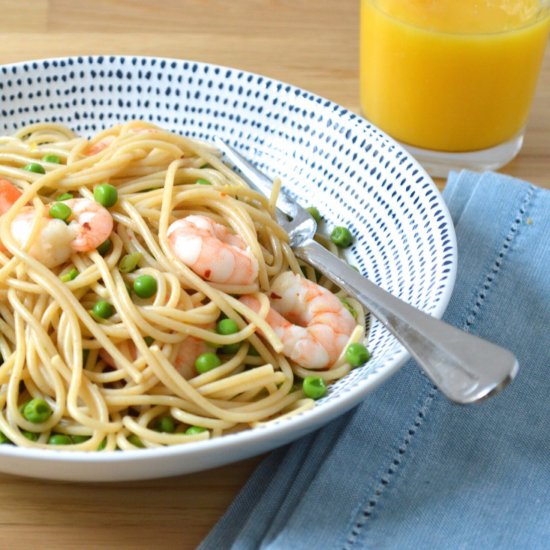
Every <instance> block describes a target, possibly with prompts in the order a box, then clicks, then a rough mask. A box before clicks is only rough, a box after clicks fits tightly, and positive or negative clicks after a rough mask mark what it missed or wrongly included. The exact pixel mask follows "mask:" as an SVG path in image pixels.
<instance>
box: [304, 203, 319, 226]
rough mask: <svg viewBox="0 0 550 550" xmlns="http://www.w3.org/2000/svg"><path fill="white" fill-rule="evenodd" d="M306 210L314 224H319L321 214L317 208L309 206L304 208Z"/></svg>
mask: <svg viewBox="0 0 550 550" xmlns="http://www.w3.org/2000/svg"><path fill="white" fill-rule="evenodd" d="M306 210H307V211H308V212H309V213H310V214H311V217H312V218H313V219H314V220H315V222H316V223H321V220H322V218H321V214H320V212H319V210H318V209H317V207H315V206H309V207H308V208H306Z"/></svg>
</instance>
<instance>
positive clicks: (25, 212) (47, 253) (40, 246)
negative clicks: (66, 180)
mask: <svg viewBox="0 0 550 550" xmlns="http://www.w3.org/2000/svg"><path fill="white" fill-rule="evenodd" d="M20 196H21V192H20V191H19V190H18V189H17V188H16V187H15V186H14V185H13V184H12V183H11V182H9V181H8V180H0V215H1V214H5V213H6V212H7V211H8V210H9V209H10V208H11V206H12V205H13V204H14V203H15V201H16V200H17V199H18V198H19V197H20ZM65 204H66V205H67V206H69V208H71V211H72V214H71V217H70V218H69V224H68V225H67V224H66V223H65V222H64V221H62V220H58V219H55V218H50V217H49V216H48V214H47V213H44V215H40V217H39V219H38V220H37V219H36V218H37V216H38V214H37V211H36V210H35V209H34V208H32V207H30V206H26V207H24V208H22V209H21V212H20V213H19V214H17V216H15V218H14V219H13V221H12V222H11V226H10V229H11V233H12V235H13V237H14V239H15V240H16V241H17V243H18V244H19V246H21V247H24V246H25V245H26V243H27V241H28V239H29V237H30V235H31V233H32V229H33V226H34V223H37V224H38V229H37V231H38V238H37V239H36V242H35V243H34V244H33V245H32V246H31V248H30V250H29V253H30V255H31V256H32V257H33V258H35V259H36V260H38V261H40V262H41V263H43V264H44V265H45V266H46V267H50V268H51V267H55V266H57V265H60V264H63V263H65V262H66V261H67V260H68V259H69V257H70V255H71V254H72V253H73V252H89V251H91V250H94V249H95V248H97V247H98V246H99V245H100V244H101V243H103V242H104V241H105V240H107V238H108V237H109V235H110V234H111V231H112V230H113V218H112V216H111V214H110V213H109V211H108V210H107V209H106V208H104V207H103V206H101V205H100V204H98V203H96V202H95V201H92V200H89V199H70V200H67V201H65ZM0 245H1V246H0V249H1V250H5V247H4V246H3V245H2V243H0Z"/></svg>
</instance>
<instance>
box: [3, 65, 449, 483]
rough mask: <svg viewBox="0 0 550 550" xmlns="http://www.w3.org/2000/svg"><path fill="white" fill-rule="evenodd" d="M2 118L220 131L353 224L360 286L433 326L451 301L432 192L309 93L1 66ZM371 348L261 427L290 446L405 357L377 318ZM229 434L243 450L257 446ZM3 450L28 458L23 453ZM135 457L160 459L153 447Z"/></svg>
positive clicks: (343, 114) (442, 228) (124, 71)
mask: <svg viewBox="0 0 550 550" xmlns="http://www.w3.org/2000/svg"><path fill="white" fill-rule="evenodd" d="M0 113H1V117H0V133H1V134H10V133H13V132H14V131H15V130H17V129H19V128H21V127H22V126H23V125H25V124H32V123H36V122H44V121H52V122H60V123H63V124H66V125H68V126H69V127H71V128H72V129H73V130H75V131H76V132H78V133H80V134H83V135H87V136H90V135H93V134H94V133H96V132H97V131H99V130H101V129H104V128H107V127H109V126H112V125H114V124H117V123H121V122H125V121H129V120H132V119H143V120H146V121H150V122H153V123H155V124H157V125H159V126H162V127H164V128H166V129H168V130H171V131H175V132H179V133H185V134H187V135H190V136H192V137H197V138H201V139H206V140H210V139H212V138H213V137H214V136H215V135H219V136H220V137H222V138H223V139H225V140H227V141H228V142H229V143H230V144H231V145H233V146H234V147H236V148H237V149H239V150H240V151H241V152H242V153H243V154H244V155H245V156H247V157H248V158H249V159H250V160H252V161H253V162H255V163H256V164H257V165H258V167H259V168H260V169H262V170H263V171H265V172H266V173H267V174H269V175H271V176H273V177H275V176H280V177H281V178H282V180H283V182H284V186H285V188H286V189H287V190H288V191H290V192H291V193H292V194H293V195H294V196H295V197H296V198H297V200H299V201H300V202H301V203H302V204H303V205H304V206H309V205H315V206H317V207H318V208H319V210H320V211H321V213H322V215H323V217H324V219H325V220H326V221H325V226H326V227H325V228H326V229H327V230H329V229H330V228H331V227H332V226H334V225H346V226H347V227H349V228H350V230H351V231H352V233H353V234H354V235H355V244H354V246H353V248H352V249H351V250H350V252H349V259H350V262H351V263H353V264H355V265H356V266H357V267H358V268H359V270H360V271H361V272H362V273H363V274H364V275H366V276H367V277H368V278H370V279H371V280H373V281H375V282H376V283H377V284H379V285H380V286H382V287H383V288H385V289H386V290H388V291H390V292H392V293H394V294H395V295H397V296H399V297H401V298H402V299H404V300H406V301H407V302H409V303H411V304H412V305H414V306H416V307H418V308H420V309H422V310H424V311H426V312H428V313H430V314H432V315H434V316H437V317H440V316H441V315H442V314H443V311H444V309H445V307H446V305H447V303H448V301H449V298H450V294H451V291H452V287H453V284H454V277H455V267H456V245H455V240H454V231H453V226H452V223H451V220H450V217H449V214H448V212H447V209H446V207H445V205H444V203H443V202H442V199H441V197H440V195H439V193H438V191H437V188H436V187H435V185H434V184H433V182H432V181H431V179H430V178H429V176H428V175H427V174H426V173H425V172H424V170H422V168H421V167H420V166H419V165H418V164H417V163H416V162H415V161H414V160H413V159H412V157H411V156H410V155H409V154H408V153H407V152H405V151H404V150H403V149H402V148H401V147H399V146H398V145H397V144H396V143H395V142H393V141H392V140H391V139H390V138H388V137H387V136H386V135H385V134H383V133H382V132H380V131H379V130H378V129H377V128H375V127H373V126H372V125H370V124H369V123H368V122H367V121H365V120H364V119H362V118H361V117H359V116H357V115H355V114H353V113H351V112H349V111H347V110H346V109H344V108H342V107H340V106H338V105H336V104H334V103H332V102H330V101H328V100H326V99H324V98H321V97H319V96H316V95H315V94H312V93H310V92H307V91H304V90H302V89H299V88H296V87H293V86H291V85H288V84H285V83H282V82H278V81H274V80H272V79H269V78H267V77H264V76H261V75H256V74H251V73H247V72H244V71H240V70H237V69H231V68H227V67H220V66H214V65H210V64H204V63H197V62H192V61H183V60H173V59H158V58H146V57H121V56H98V57H74V58H63V59H50V60H39V61H30V62H27V63H19V64H14V65H8V66H2V67H0ZM368 347H369V349H371V351H372V352H373V358H372V359H371V361H370V362H369V363H368V364H367V366H365V367H363V368H359V369H355V370H354V371H352V372H351V373H350V375H348V376H347V377H345V378H344V379H342V380H340V381H339V382H337V383H336V384H334V385H333V386H332V387H331V390H330V392H329V394H328V396H327V397H325V398H324V399H323V400H321V401H319V402H318V406H317V407H316V408H315V409H314V410H313V411H308V412H306V413H303V414H302V415H301V416H304V417H305V419H300V418H294V419H291V420H284V421H281V422H280V423H279V424H280V425H279V426H278V427H277V426H275V427H270V428H269V429H270V430H271V429H274V430H288V434H289V435H291V436H292V437H297V436H298V435H300V433H303V429H304V426H307V427H308V429H313V428H314V427H317V426H318V425H320V424H322V423H324V422H326V421H328V420H330V419H331V418H333V417H334V416H336V415H338V414H341V413H342V412H344V411H345V410H347V409H349V408H350V407H351V406H353V405H355V404H356V403H357V402H358V401H359V400H360V399H361V398H363V397H364V395H365V394H366V393H367V392H368V391H370V390H371V389H372V388H374V387H375V386H376V385H377V384H378V383H379V382H380V381H381V380H382V379H384V378H386V377H387V376H389V375H390V374H391V373H392V372H394V371H395V370H396V369H397V368H398V367H399V366H400V365H401V364H402V362H403V361H404V360H405V359H406V354H405V353H404V350H403V349H402V347H401V346H400V345H399V344H398V343H397V342H396V341H395V339H394V338H393V337H391V336H390V335H389V333H388V332H387V331H386V330H385V329H384V328H383V326H382V325H381V324H380V323H379V322H377V321H376V320H371V322H370V333H369V337H368ZM293 426H294V428H293ZM259 432H261V430H259ZM236 436H238V437H241V440H242V441H252V442H253V441H254V437H255V436H254V435H247V436H242V435H241V434H236ZM226 437H227V438H229V440H231V438H233V436H226ZM258 437H260V438H261V436H258ZM292 437H290V439H292ZM222 439H224V438H222ZM272 440H273V441H274V442H277V438H272ZM219 445H220V444H217V445H216V446H219ZM222 445H223V444H222ZM273 446H274V445H273ZM191 447H196V448H198V449H199V450H200V452H208V447H207V446H197V445H195V444H191V445H185V446H181V449H182V450H181V453H183V454H185V453H191V452H192V450H190V449H188V448H191ZM213 447H214V446H212V448H213ZM253 447H254V444H253V443H252V444H251V448H253ZM203 448H204V449H205V450H204V451H203V450H202V449H203ZM263 450H265V449H263ZM4 452H5V451H4V449H0V453H4ZM8 452H9V453H20V455H21V456H31V457H36V456H37V455H36V453H37V452H35V454H32V453H31V454H30V455H27V453H29V451H28V450H25V449H11V450H9V451H8ZM139 452H141V453H143V454H142V456H144V455H147V454H151V456H155V454H156V455H157V456H160V454H162V452H163V451H162V450H156V449H153V450H147V451H139ZM259 452H261V450H260V451H259ZM170 453H171V454H173V451H170ZM39 454H40V455H43V454H44V452H42V453H39ZM65 454H66V453H65ZM100 454H101V453H98V456H99V455H100ZM119 454H120V453H119ZM130 454H133V453H130ZM250 454H252V453H249V454H248V455H247V454H242V457H244V456H249V455H250ZM72 455H74V453H72ZM57 456H58V457H62V456H63V454H62V455H57ZM237 458H239V457H237ZM59 460H60V461H61V460H62V459H61V458H60V459H59ZM63 460H65V459H63ZM67 460H70V459H69V458H67ZM92 460H93V459H92ZM100 460H101V461H103V462H105V459H104V458H102V459H100ZM117 460H119V459H117ZM220 463H223V462H220ZM214 465H216V464H214ZM1 468H2V461H1V458H0V469H1ZM181 471H185V469H181ZM176 473H177V472H176ZM31 475H32V474H31ZM135 477H140V476H137V475H136V476H135ZM142 477H143V476H142ZM146 477H147V476H146ZM149 477H154V476H152V475H151V476H149ZM61 478H62V477H61Z"/></svg>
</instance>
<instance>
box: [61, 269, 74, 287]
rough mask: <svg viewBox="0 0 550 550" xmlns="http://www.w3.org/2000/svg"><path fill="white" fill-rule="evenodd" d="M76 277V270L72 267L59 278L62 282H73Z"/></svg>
mask: <svg viewBox="0 0 550 550" xmlns="http://www.w3.org/2000/svg"><path fill="white" fill-rule="evenodd" d="M77 277H78V269H76V267H72V268H71V269H70V270H69V271H67V272H65V273H62V274H61V275H60V276H59V278H60V279H61V280H62V281H63V282H64V283H68V282H69V281H74V280H75V279H76V278H77Z"/></svg>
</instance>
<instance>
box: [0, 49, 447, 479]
mask: <svg viewBox="0 0 550 550" xmlns="http://www.w3.org/2000/svg"><path fill="white" fill-rule="evenodd" d="M100 58H104V59H108V60H112V59H125V60H128V61H130V62H131V61H132V60H134V59H136V60H138V61H140V60H142V59H144V60H148V61H153V60H155V61H160V62H163V61H164V62H166V64H167V65H168V66H169V68H170V64H172V63H176V64H178V65H181V67H182V68H183V65H184V64H185V63H188V64H190V65H199V66H201V67H206V66H208V67H209V68H212V69H216V68H218V69H220V70H226V71H227V70H228V71H234V72H239V73H243V74H244V75H245V76H250V75H251V76H253V77H256V78H259V77H261V78H263V79H264V80H266V81H267V80H269V81H271V82H272V83H273V84H276V85H278V84H281V85H283V86H284V88H285V90H289V91H290V92H291V93H294V92H299V94H301V95H306V94H307V98H308V99H309V100H312V103H313V102H315V101H320V106H321V107H322V108H323V109H333V110H334V112H338V115H339V116H340V117H341V119H342V120H343V121H345V122H346V123H350V122H353V124H354V130H355V131H357V132H358V133H361V132H365V133H366V134H372V133H374V134H378V137H379V138H381V139H382V140H383V141H385V142H387V143H389V144H391V145H392V147H393V150H395V151H399V152H401V154H403V155H405V156H406V157H407V158H409V159H411V161H413V162H414V164H415V168H416V169H417V170H418V172H419V174H420V175H421V176H422V178H423V180H424V181H426V182H428V183H429V185H430V188H431V189H432V191H433V192H435V194H436V196H437V197H438V201H439V204H438V206H439V207H440V208H441V214H442V215H443V217H444V221H445V222H446V224H447V226H448V227H449V229H450V230H449V234H448V239H449V244H450V246H451V247H452V251H451V252H452V256H451V257H450V262H451V263H450V265H449V272H448V273H447V279H446V285H445V287H444V289H443V290H442V292H441V294H440V295H439V299H438V302H437V304H436V306H435V307H434V309H433V310H432V312H431V315H433V316H434V317H436V318H441V317H442V316H443V314H444V312H445V310H446V308H447V306H448V304H449V301H450V299H451V295H452V293H453V289H454V285H455V281H456V274H457V242H456V234H455V231H454V223H453V221H452V218H451V215H450V212H449V210H448V208H447V205H446V203H445V202H444V200H443V197H442V195H441V192H440V191H439V189H438V188H437V186H436V185H435V183H434V181H433V180H432V178H431V177H430V176H429V175H428V173H427V172H426V170H425V169H424V168H423V167H422V165H421V164H420V163H419V161H417V160H416V159H415V158H414V157H413V156H412V155H411V153H410V152H409V151H407V150H406V149H405V148H404V147H403V146H402V145H401V144H399V143H398V142H397V141H395V140H394V139H393V138H391V137H390V136H389V135H387V134H386V133H385V132H384V131H383V130H381V129H380V128H378V127H377V126H375V125H374V124H373V123H371V122H370V121H369V120H368V119H366V118H364V117H363V116H361V115H360V114H357V113H354V112H353V111H351V110H349V109H348V108H346V107H344V106H342V105H340V104H338V103H336V102H335V101H333V100H331V99H328V98H326V97H324V96H321V95H319V94H316V93H314V92H311V91H310V90H308V89H305V88H301V87H299V86H296V85H294V84H291V83H288V82H285V81H282V80H278V79H276V78H272V77H270V76H268V75H265V74H261V73H256V72H253V71H247V70H244V69H240V68H238V67H232V66H229V65H220V64H216V63H210V62H205V61H196V60H192V59H184V58H181V59H180V58H173V57H161V56H146V55H131V54H111V53H108V54H94V55H87V54H83V55H70V56H58V57H45V58H38V59H30V60H26V61H18V62H14V63H5V64H0V69H1V68H5V69H7V70H10V69H11V68H12V67H16V68H21V67H23V66H25V65H29V64H31V65H32V64H34V63H36V64H39V65H42V66H43V67H44V64H45V63H50V64H52V65H54V66H55V62H56V63H60V62H68V63H73V64H75V65H76V66H78V65H79V64H80V65H85V64H88V63H89V62H90V61H91V60H94V61H97V60H98V59H100ZM79 60H82V61H79ZM136 65H137V64H136ZM131 66H132V64H131V63H130V67H131ZM44 68H46V69H48V68H49V67H44ZM2 77H3V74H1V73H0V79H1V78H2ZM409 357H410V355H409V353H408V352H407V351H406V350H405V349H404V348H401V351H400V352H399V353H397V354H393V356H392V357H391V364H390V365H383V366H381V367H380V368H379V369H378V371H376V372H373V373H371V374H370V376H369V378H368V384H367V385H366V386H365V387H362V386H361V385H360V386H359V389H357V388H354V389H352V390H349V391H348V392H346V394H345V395H343V396H341V397H340V398H338V399H336V400H334V401H329V402H327V403H323V404H322V406H316V407H313V408H312V409H309V410H307V411H304V412H303V413H300V414H298V415H296V416H294V417H291V418H287V419H285V420H282V421H276V422H274V423H272V424H266V425H262V426H258V427H255V428H251V429H247V430H244V431H241V432H237V433H230V434H226V435H223V436H221V437H217V438H212V439H208V440H203V441H194V442H190V443H182V444H179V445H171V446H161V447H155V448H145V449H136V450H125V451H123V452H119V451H107V452H105V451H103V452H93V451H65V450H58V449H52V450H49V449H36V448H31V447H17V446H14V445H0V459H1V458H2V457H13V458H20V459H25V460H27V461H29V462H40V463H49V462H55V463H59V464H61V463H67V462H70V463H80V464H89V465H92V464H93V465H98V466H99V465H108V464H112V463H121V462H132V463H139V462H142V461H145V462H149V461H151V460H155V459H161V458H171V457H172V458H175V457H180V458H182V459H183V458H185V457H186V456H190V457H192V456H200V455H202V454H203V453H207V454H211V453H216V452H218V453H221V452H222V451H226V450H234V449H236V448H240V447H242V446H248V445H249V444H251V443H257V444H258V446H261V445H262V444H263V445H266V444H269V442H270V441H271V440H272V439H273V436H275V435H279V434H280V433H281V432H287V435H288V436H289V438H288V440H289V441H294V440H296V439H297V438H298V437H300V436H301V435H300V434H302V435H303V434H304V433H308V432H311V431H313V430H315V429H317V428H319V427H321V426H323V425H325V424H327V423H328V422H330V421H331V420H335V419H336V418H338V417H339V416H341V415H342V414H344V413H345V412H347V411H349V410H350V409H352V408H353V407H355V406H356V405H358V404H359V403H360V402H361V401H363V400H364V399H365V398H366V397H367V396H368V394H369V393H370V392H372V391H373V390H374V389H375V388H376V387H378V386H379V385H380V384H382V383H383V382H384V381H385V380H387V379H388V378H390V377H391V376H392V375H393V374H394V373H395V372H396V371H398V370H399V369H400V368H401V366H402V365H403V364H404V363H405V362H406V361H407V359H409ZM292 434H298V435H297V436H295V437H292ZM281 444H283V443H281ZM250 446H251V447H252V445H250ZM277 446H279V445H277ZM274 448H275V447H270V448H269V450H272V449H274ZM260 452H261V451H260ZM253 454H257V453H254V452H253V453H250V454H249V455H248V456H252V455H253ZM243 457H244V455H243ZM237 460H239V459H237ZM229 462H234V460H231V461H229ZM224 463H227V462H221V464H224ZM0 471H2V465H1V461H0ZM195 471H197V470H195ZM21 475H31V474H25V472H22V473H21ZM44 477H46V476H44ZM150 477H151V478H153V477H161V476H159V475H151V476H150ZM58 479H61V478H58ZM135 479H138V477H136V478H135ZM142 479H145V478H142Z"/></svg>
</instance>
